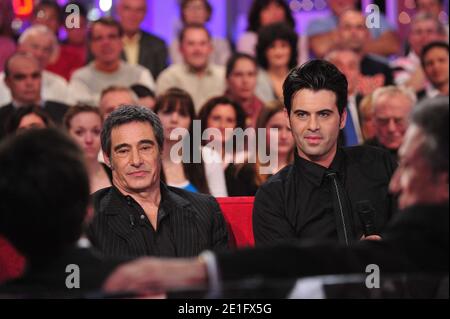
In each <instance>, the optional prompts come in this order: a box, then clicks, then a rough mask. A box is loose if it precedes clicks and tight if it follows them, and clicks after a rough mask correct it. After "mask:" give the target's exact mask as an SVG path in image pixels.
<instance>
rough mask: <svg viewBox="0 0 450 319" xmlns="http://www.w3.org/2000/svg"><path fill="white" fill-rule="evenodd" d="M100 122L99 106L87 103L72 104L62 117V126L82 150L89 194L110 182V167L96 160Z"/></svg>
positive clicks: (98, 148)
mask: <svg viewBox="0 0 450 319" xmlns="http://www.w3.org/2000/svg"><path fill="white" fill-rule="evenodd" d="M102 124H103V117H102V114H101V113H100V110H99V108H98V107H93V106H89V105H76V106H72V107H71V108H70V109H69V111H68V112H67V113H66V115H65V117H64V127H65V128H66V130H67V131H68V132H69V135H70V136H71V137H72V138H73V140H74V141H75V142H77V144H78V145H79V146H80V148H81V149H82V150H83V154H84V160H85V165H86V168H87V172H88V175H89V185H90V192H91V194H92V193H95V192H96V191H98V190H100V189H102V188H106V187H110V186H111V183H112V173H111V169H110V168H109V167H108V166H107V165H105V164H104V163H100V162H99V161H98V160H97V157H98V153H99V152H100V148H101V145H100V144H101V142H100V132H101V130H102Z"/></svg>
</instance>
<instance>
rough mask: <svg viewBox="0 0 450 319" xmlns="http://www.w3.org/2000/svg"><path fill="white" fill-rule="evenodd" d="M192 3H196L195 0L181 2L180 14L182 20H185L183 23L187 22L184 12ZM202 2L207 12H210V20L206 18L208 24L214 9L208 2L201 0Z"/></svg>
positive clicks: (182, 0)
mask: <svg viewBox="0 0 450 319" xmlns="http://www.w3.org/2000/svg"><path fill="white" fill-rule="evenodd" d="M192 1H195V0H181V4H180V6H181V10H180V13H181V19H182V20H183V23H184V22H185V19H184V14H183V11H184V9H185V8H186V6H187V5H188V4H189V2H192ZM201 1H202V3H203V5H204V6H205V9H206V12H208V18H206V22H208V21H209V19H211V14H212V10H213V8H212V6H211V4H210V3H209V2H208V1H207V0H201Z"/></svg>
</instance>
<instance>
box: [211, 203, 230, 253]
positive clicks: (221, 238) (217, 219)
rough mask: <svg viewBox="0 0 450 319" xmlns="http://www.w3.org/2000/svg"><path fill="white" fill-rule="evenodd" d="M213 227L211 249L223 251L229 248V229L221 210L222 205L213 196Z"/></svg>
mask: <svg viewBox="0 0 450 319" xmlns="http://www.w3.org/2000/svg"><path fill="white" fill-rule="evenodd" d="M211 203H212V209H211V211H212V229H211V236H212V237H211V238H212V245H211V250H213V251H223V250H226V249H227V248H228V230H227V225H226V223H225V218H224V217H223V213H222V211H221V210H220V206H219V204H218V203H217V201H216V200H215V199H214V198H212V199H211Z"/></svg>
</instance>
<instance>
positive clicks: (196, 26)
mask: <svg viewBox="0 0 450 319" xmlns="http://www.w3.org/2000/svg"><path fill="white" fill-rule="evenodd" d="M190 29H197V30H203V31H205V32H206V34H207V35H208V39H209V40H211V33H210V32H209V31H208V29H207V28H206V27H205V26H204V25H202V24H188V25H185V26H184V27H183V29H181V31H180V33H179V35H178V41H179V42H180V44H181V43H182V42H183V40H184V37H185V36H186V32H187V31H188V30H190Z"/></svg>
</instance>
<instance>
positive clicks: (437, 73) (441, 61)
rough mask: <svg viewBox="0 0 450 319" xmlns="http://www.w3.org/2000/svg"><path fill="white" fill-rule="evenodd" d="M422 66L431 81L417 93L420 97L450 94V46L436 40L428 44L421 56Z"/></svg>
mask: <svg viewBox="0 0 450 319" xmlns="http://www.w3.org/2000/svg"><path fill="white" fill-rule="evenodd" d="M420 59H421V63H422V68H423V71H424V72H425V75H426V77H427V79H428V81H429V84H428V86H427V87H426V88H425V89H424V90H423V91H420V92H418V93H417V96H418V98H419V99H422V98H425V97H428V98H430V97H436V96H448V95H449V70H448V67H449V46H448V43H447V42H442V41H435V42H431V43H429V44H428V45H426V46H425V47H424V48H423V50H422V54H421V56H420Z"/></svg>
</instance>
